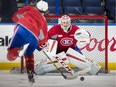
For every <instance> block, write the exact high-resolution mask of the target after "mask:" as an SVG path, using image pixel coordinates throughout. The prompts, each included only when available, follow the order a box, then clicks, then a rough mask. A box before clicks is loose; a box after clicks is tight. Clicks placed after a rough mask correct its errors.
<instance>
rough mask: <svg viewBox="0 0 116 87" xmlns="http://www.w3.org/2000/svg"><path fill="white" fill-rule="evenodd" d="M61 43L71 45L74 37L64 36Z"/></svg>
mask: <svg viewBox="0 0 116 87" xmlns="http://www.w3.org/2000/svg"><path fill="white" fill-rule="evenodd" d="M60 43H61V45H63V46H70V45H72V44H73V39H72V38H67V37H65V38H62V39H61V41H60Z"/></svg>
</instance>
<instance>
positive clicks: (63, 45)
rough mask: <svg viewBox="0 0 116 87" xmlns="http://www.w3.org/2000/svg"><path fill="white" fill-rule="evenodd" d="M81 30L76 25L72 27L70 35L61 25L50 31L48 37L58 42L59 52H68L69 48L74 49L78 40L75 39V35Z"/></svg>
mask: <svg viewBox="0 0 116 87" xmlns="http://www.w3.org/2000/svg"><path fill="white" fill-rule="evenodd" d="M78 29H79V28H78V27H77V26H75V25H71V29H70V31H69V32H68V33H66V32H64V31H63V30H62V29H61V26H60V25H56V26H53V27H52V28H51V29H50V30H49V31H48V37H49V38H50V39H54V40H57V41H58V48H57V52H58V53H59V52H62V51H65V52H66V51H67V50H68V48H69V47H71V48H74V47H75V46H76V43H77V40H76V39H75V38H74V33H75V31H76V30H78Z"/></svg>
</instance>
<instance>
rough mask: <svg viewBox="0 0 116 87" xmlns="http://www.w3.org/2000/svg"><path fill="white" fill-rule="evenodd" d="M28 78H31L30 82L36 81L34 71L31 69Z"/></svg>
mask: <svg viewBox="0 0 116 87" xmlns="http://www.w3.org/2000/svg"><path fill="white" fill-rule="evenodd" d="M28 80H29V83H31V84H33V83H35V79H34V74H33V72H32V71H29V73H28Z"/></svg>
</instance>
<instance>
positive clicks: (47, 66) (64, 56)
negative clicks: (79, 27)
mask: <svg viewBox="0 0 116 87" xmlns="http://www.w3.org/2000/svg"><path fill="white" fill-rule="evenodd" d="M86 39H87V38H86ZM86 43H88V39H87V40H86V42H84V45H85V44H86ZM47 44H48V46H47V47H46V48H44V50H43V51H41V52H40V54H41V59H40V60H39V61H36V63H35V72H36V74H38V75H43V74H45V73H48V72H51V71H54V70H56V69H57V68H56V67H55V66H54V65H53V63H55V64H56V66H57V67H58V68H61V67H63V68H64V69H66V71H67V72H69V73H71V74H74V71H73V70H72V69H71V67H70V64H72V65H73V66H75V67H77V68H78V69H79V70H84V69H86V68H88V67H91V69H90V70H89V71H88V72H87V73H88V74H91V75H96V74H98V73H99V71H100V69H101V66H100V65H99V64H97V63H96V62H95V61H92V60H90V59H88V58H86V56H84V55H83V54H81V53H79V52H77V51H76V50H74V49H72V48H70V47H69V48H68V50H67V52H65V51H62V52H60V53H58V54H57V46H58V42H57V41H56V40H52V39H49V40H48V43H47ZM81 44H82V43H81ZM45 53H46V54H45ZM48 57H49V58H50V59H51V60H49V58H48ZM43 61H44V62H43ZM70 69H71V70H70ZM84 74H85V73H84Z"/></svg>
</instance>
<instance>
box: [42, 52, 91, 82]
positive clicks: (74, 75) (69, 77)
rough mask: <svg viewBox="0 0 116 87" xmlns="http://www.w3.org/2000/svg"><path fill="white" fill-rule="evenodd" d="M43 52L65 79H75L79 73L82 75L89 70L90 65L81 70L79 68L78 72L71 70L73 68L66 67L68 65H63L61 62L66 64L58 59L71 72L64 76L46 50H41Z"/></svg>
mask: <svg viewBox="0 0 116 87" xmlns="http://www.w3.org/2000/svg"><path fill="white" fill-rule="evenodd" d="M43 53H44V54H45V55H46V56H47V57H48V59H49V60H50V61H51V63H52V64H53V65H54V66H55V67H56V69H57V70H58V71H59V72H60V73H61V75H62V76H63V77H64V78H65V79H67V80H71V79H76V78H77V77H78V76H79V75H83V74H86V73H87V72H89V71H90V70H91V67H88V68H86V69H83V70H80V71H78V72H73V70H72V69H71V68H70V67H68V66H66V67H65V66H63V64H64V65H66V64H65V63H64V62H63V61H61V60H60V61H59V59H58V60H57V61H58V62H59V63H61V62H62V63H61V64H62V66H63V67H64V68H65V69H66V70H67V71H68V72H69V73H71V74H72V76H66V75H64V73H63V72H62V71H61V70H60V69H59V68H58V67H57V65H56V64H55V63H54V62H53V61H52V59H51V58H50V57H49V56H48V55H47V54H46V52H45V51H43ZM67 67H68V69H67ZM69 69H71V70H69Z"/></svg>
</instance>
